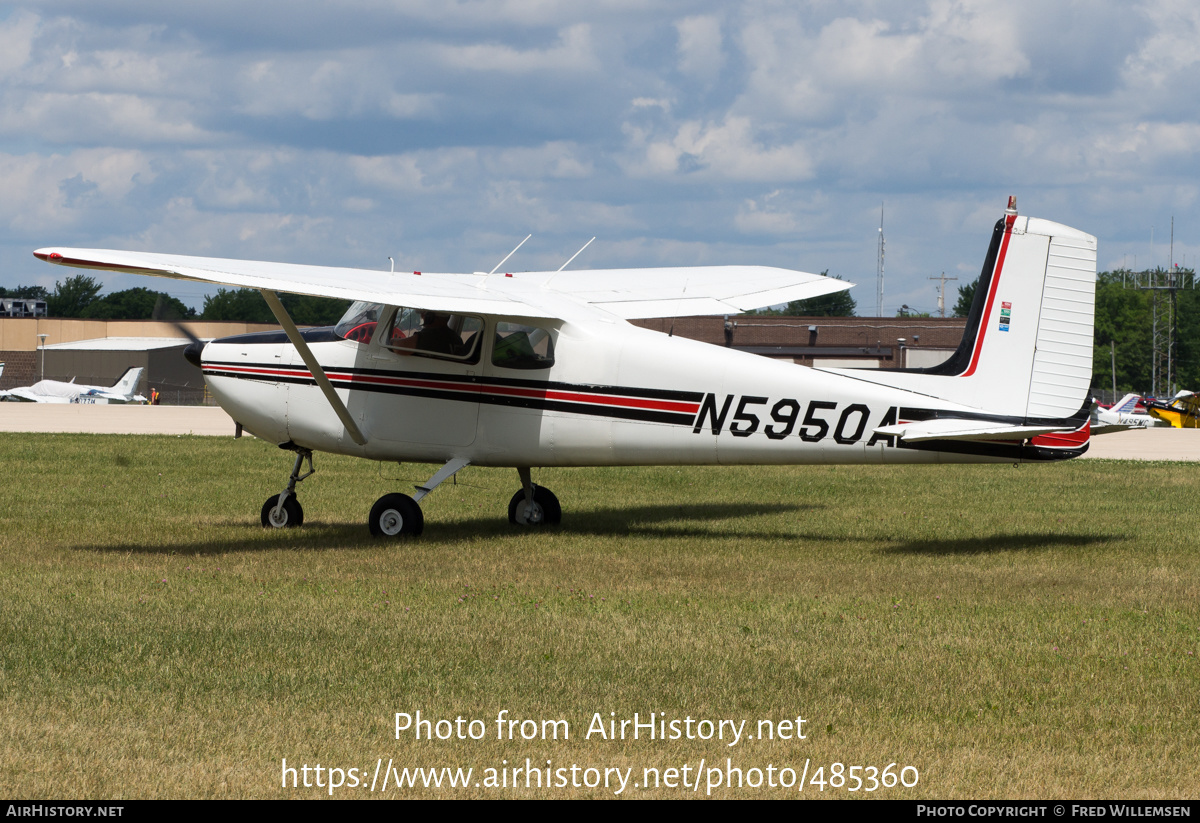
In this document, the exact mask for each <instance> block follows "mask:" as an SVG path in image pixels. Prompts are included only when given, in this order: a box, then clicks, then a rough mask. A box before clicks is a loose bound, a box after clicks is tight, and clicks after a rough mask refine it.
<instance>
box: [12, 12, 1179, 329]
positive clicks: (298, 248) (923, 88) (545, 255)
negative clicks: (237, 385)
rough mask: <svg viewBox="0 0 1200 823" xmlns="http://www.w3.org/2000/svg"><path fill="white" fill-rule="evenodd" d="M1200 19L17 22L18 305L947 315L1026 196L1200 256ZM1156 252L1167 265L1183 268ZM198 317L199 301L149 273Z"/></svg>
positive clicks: (1051, 215)
mask: <svg viewBox="0 0 1200 823" xmlns="http://www.w3.org/2000/svg"><path fill="white" fill-rule="evenodd" d="M1197 42H1200V5H1197V4H1196V3H1195V2H1194V0H1145V2H1136V1H1135V2H1128V0H1125V1H1123V2H1110V0H1087V1H1086V2H1054V1H1053V0H1038V2H1026V0H1012V2H1008V3H1004V4H996V3H985V2H982V0H927V2H912V1H911V0H898V1H896V2H892V1H891V0H863V1H862V2H824V1H822V0H816V1H815V2H808V3H801V2H782V1H778V2H777V1H776V0H764V2H746V3H740V4H731V3H728V2H690V3H687V2H652V1H650V0H637V1H636V2H634V0H608V1H606V0H594V2H591V3H587V4H583V3H578V2H565V0H564V1H562V2H560V1H559V0H460V1H459V2H451V1H449V0H437V1H436V2H434V0H429V1H428V2H425V1H424V0H413V1H412V2H385V1H384V0H344V1H343V2H341V3H338V4H336V5H335V4H329V3H305V2H296V0H289V2H282V0H242V1H241V2H237V3H235V2H229V1H228V0H208V1H207V2H205V3H203V4H173V3H171V4H164V3H158V2H146V1H145V0H109V1H108V2H106V1H105V0H43V1H42V2H15V3H9V4H8V5H7V6H6V7H5V10H0V98H2V102H0V173H2V177H0V180H3V185H4V194H3V197H2V198H0V285H5V286H10V287H11V286H15V285H17V284H18V283H21V284H29V283H39V284H42V285H45V286H47V287H48V288H53V286H54V282H55V280H56V279H62V278H63V276H64V272H63V270H62V269H55V268H52V267H49V266H46V265H45V264H42V263H39V262H38V261H37V260H35V259H34V258H33V257H32V256H31V254H30V252H31V251H32V250H33V249H35V248H38V247H40V246H46V245H59V246H81V247H101V248H125V249H138V250H150V251H162V252H174V253H180V254H198V255H208V256H220V257H241V258H252V259H266V260H280V261H287V262H302V263H316V264H329V265H351V266H361V267H365V268H380V269H382V270H385V271H386V269H387V267H388V261H387V257H388V256H389V255H390V256H392V257H394V258H395V259H396V265H397V268H398V269H420V270H423V271H475V270H487V269H490V268H491V267H492V266H493V265H495V264H496V263H497V262H499V260H500V259H501V258H502V257H503V256H504V255H505V254H507V253H508V251H509V250H510V249H511V248H512V247H513V246H514V245H516V243H517V242H519V241H520V240H521V238H523V237H524V236H525V235H526V234H529V233H532V234H533V239H532V240H530V241H529V243H527V244H526V245H525V246H524V247H523V248H522V249H521V251H520V252H518V253H517V255H516V256H514V257H513V258H512V260H511V261H510V263H509V264H508V266H510V267H512V268H514V269H546V268H551V269H553V268H558V266H559V265H561V263H562V262H563V261H564V260H566V259H567V258H568V257H569V256H570V255H571V254H573V253H574V252H575V251H576V250H577V249H578V248H579V247H580V246H581V245H583V243H584V242H586V241H587V240H588V238H590V237H592V236H593V235H596V236H597V240H596V242H595V243H593V244H592V245H591V246H590V247H589V248H588V250H587V251H586V252H584V254H583V255H581V257H580V258H579V259H577V260H576V262H575V263H574V264H573V268H612V267H618V266H658V265H664V266H665V265H699V264H715V263H746V264H762V265H773V266H784V267H788V268H795V269H800V270H804V271H816V272H819V271H822V270H824V269H829V271H830V273H832V274H838V275H841V276H842V277H844V278H846V279H848V280H851V281H854V282H856V283H858V284H859V285H858V287H857V288H855V289H854V290H853V291H852V292H851V294H852V295H853V296H854V297H855V298H856V299H857V300H858V303H859V313H860V314H871V313H874V308H875V272H876V238H877V235H878V225H879V216H880V205H881V204H883V206H884V209H885V231H886V235H887V286H886V294H885V300H884V313H885V314H889V315H890V314H894V313H895V311H896V309H897V308H898V307H899V306H900V305H901V304H908V305H910V306H912V307H914V308H919V309H924V310H933V309H934V308H935V307H936V292H935V285H934V283H933V282H931V281H929V280H928V279H927V278H929V277H935V276H937V275H939V274H940V273H941V272H943V271H944V272H945V273H946V275H947V276H948V277H958V278H960V279H959V281H958V282H957V283H952V284H951V285H950V293H951V305H952V301H953V297H954V286H956V285H961V284H962V283H965V282H968V281H969V280H970V279H973V278H974V277H976V276H977V275H978V273H979V267H980V265H981V263H982V259H983V254H984V251H985V247H986V243H987V239H988V236H989V233H990V229H991V225H992V223H994V222H995V220H996V219H997V217H999V216H1000V214H1001V212H1002V211H1003V208H1004V205H1005V201H1006V198H1007V196H1008V195H1009V194H1015V195H1017V196H1018V206H1019V207H1020V209H1021V211H1022V213H1025V214H1030V215H1034V216H1038V217H1045V218H1048V219H1051V220H1056V221H1058V222H1062V223H1066V224H1068V225H1072V226H1075V227H1077V228H1080V229H1083V230H1085V231H1088V232H1091V233H1092V234H1095V235H1097V237H1098V238H1099V241H1100V266H1101V267H1102V268H1115V267H1119V266H1121V265H1123V264H1124V265H1128V266H1130V267H1132V266H1134V264H1135V261H1136V265H1137V266H1138V267H1145V266H1146V265H1148V264H1150V263H1151V262H1154V263H1157V264H1158V265H1166V263H1167V255H1168V247H1167V243H1168V240H1169V232H1170V221H1171V217H1172V216H1174V217H1175V260H1176V262H1186V263H1187V264H1188V265H1194V264H1195V261H1196V255H1197V253H1200V241H1198V240H1197V232H1198V231H1200V206H1198V203H1197V193H1198V180H1200V174H1198V172H1200V168H1198V167H1200V163H1198V162H1197V159H1198V155H1197V146H1200V105H1198V103H1200V88H1198V87H1200V70H1198V69H1200V66H1197V63H1198V62H1200V50H1197V48H1196V46H1195V44H1196V43H1197ZM1151 232H1153V236H1154V241H1155V242H1154V245H1153V246H1152V245H1151V242H1150V241H1151ZM102 279H103V280H104V282H105V284H106V290H116V289H122V288H129V287H131V286H135V285H145V286H148V287H150V288H156V289H165V290H168V291H171V292H172V293H173V294H176V295H178V296H180V297H182V298H183V299H185V300H186V301H187V302H189V303H191V304H193V305H199V304H200V303H202V300H203V294H204V289H203V288H201V287H199V286H189V285H187V284H176V283H173V282H167V281H161V280H157V281H156V280H150V279H148V278H139V277H136V276H131V275H110V276H104V277H102Z"/></svg>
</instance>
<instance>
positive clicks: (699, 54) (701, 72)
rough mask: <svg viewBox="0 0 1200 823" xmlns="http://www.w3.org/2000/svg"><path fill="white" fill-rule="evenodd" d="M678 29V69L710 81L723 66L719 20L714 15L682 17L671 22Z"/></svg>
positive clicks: (718, 73)
mask: <svg viewBox="0 0 1200 823" xmlns="http://www.w3.org/2000/svg"><path fill="white" fill-rule="evenodd" d="M675 29H676V30H677V31H678V33H679V45H678V52H679V70H680V71H681V72H683V73H684V74H689V75H692V76H694V77H697V78H699V79H700V80H702V81H703V82H706V83H711V82H713V81H714V80H716V79H717V77H718V76H719V75H720V74H721V70H722V69H723V68H724V67H725V52H724V49H723V47H722V34H721V21H720V20H718V19H717V18H716V17H708V16H697V17H685V18H684V19H682V20H678V21H676V23H675Z"/></svg>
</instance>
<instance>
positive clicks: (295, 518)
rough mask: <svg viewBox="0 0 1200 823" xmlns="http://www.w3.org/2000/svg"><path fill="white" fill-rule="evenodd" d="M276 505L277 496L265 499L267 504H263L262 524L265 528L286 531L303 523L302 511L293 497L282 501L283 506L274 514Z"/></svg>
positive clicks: (277, 503)
mask: <svg viewBox="0 0 1200 823" xmlns="http://www.w3.org/2000/svg"><path fill="white" fill-rule="evenodd" d="M278 505H279V495H275V496H274V497H270V498H267V502H266V503H263V507H262V524H263V526H264V527H265V528H268V529H287V528H293V527H295V526H299V525H302V524H303V523H304V509H303V508H302V507H301V506H300V501H299V500H297V499H296V498H295V497H294V496H293V495H288V499H287V500H284V501H283V506H281V507H280V509H279V511H278V512H276V511H275V507H276V506H278Z"/></svg>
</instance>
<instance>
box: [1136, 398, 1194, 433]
mask: <svg viewBox="0 0 1200 823" xmlns="http://www.w3.org/2000/svg"><path fill="white" fill-rule="evenodd" d="M1146 411H1148V412H1150V414H1152V415H1153V416H1155V417H1157V418H1158V419H1160V420H1165V421H1167V422H1168V423H1170V424H1171V425H1172V426H1174V427H1175V428H1177V429H1198V428H1200V395H1198V394H1196V393H1195V392H1192V391H1181V392H1180V393H1179V394H1177V395H1175V398H1174V399H1173V400H1171V401H1170V402H1169V403H1164V402H1162V401H1160V400H1151V401H1148V402H1146Z"/></svg>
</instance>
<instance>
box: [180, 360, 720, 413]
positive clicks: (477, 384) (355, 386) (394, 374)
mask: <svg viewBox="0 0 1200 823" xmlns="http://www.w3.org/2000/svg"><path fill="white" fill-rule="evenodd" d="M222 366H228V367H233V368H231V369H228V370H226V369H222ZM240 369H263V370H266V371H271V372H274V371H278V370H281V367H279V366H270V365H265V364H263V365H260V364H250V363H230V362H213V361H208V362H205V364H204V374H205V376H214V377H233V378H237V379H239V380H254V381H259V382H264V383H290V384H293V385H302V386H315V385H316V380H315V379H313V377H312V376H311V375H287V374H247V373H245V372H243V371H240ZM288 370H290V371H303V370H304V367H303V366H296V367H292V368H290V369H288ZM327 374H328V376H329V379H330V382H332V383H333V384H334V386H335V387H337V388H349V389H351V390H352V391H368V392H374V393H378V394H395V395H402V396H405V397H423V398H428V399H433V400H458V401H462V402H468V403H487V404H488V405H492V406H509V407H513V408H525V409H539V410H545V411H560V412H572V413H575V414H586V415H592V416H598V417H613V418H617V419H621V420H637V421H641V422H646V423H668V424H672V425H677V426H691V425H692V424H693V422H694V421H695V419H696V412H679V411H662V410H657V409H636V408H625V407H621V406H614V405H609V404H604V403H601V402H596V403H588V402H586V401H578V402H576V401H570V400H556V399H552V398H545V397H517V396H511V395H497V394H487V393H486V388H487V387H488V386H496V387H500V388H506V387H508V388H520V389H530V390H533V391H561V392H572V393H576V394H590V395H596V396H597V397H601V396H604V395H608V396H614V397H628V398H630V399H636V400H651V401H653V400H663V401H674V402H681V403H696V404H699V403H700V401H701V400H702V399H703V398H704V394H703V393H702V392H687V391H675V390H671V389H635V388H629V387H627V386H596V385H581V384H576V383H564V382H561V381H551V380H530V379H527V378H505V377H481V376H478V375H442V374H432V373H429V372H401V371H394V370H391V369H337V368H334V369H329V370H328V371H327ZM345 375H349V376H350V378H349V379H347V378H346V377H345ZM355 377H380V378H391V379H399V380H419V381H425V382H445V383H457V384H459V385H460V386H461V388H450V387H449V386H447V387H445V388H437V387H431V386H402V385H401V386H398V385H388V384H380V383H370V382H365V381H364V382H358V381H355V380H354V378H355Z"/></svg>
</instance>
